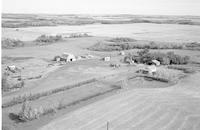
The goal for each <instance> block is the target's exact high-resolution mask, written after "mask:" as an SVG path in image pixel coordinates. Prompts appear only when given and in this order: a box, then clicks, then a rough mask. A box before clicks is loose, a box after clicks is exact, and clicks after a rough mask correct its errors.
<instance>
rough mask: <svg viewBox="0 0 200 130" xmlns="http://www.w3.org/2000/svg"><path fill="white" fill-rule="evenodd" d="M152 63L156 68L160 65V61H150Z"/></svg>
mask: <svg viewBox="0 0 200 130" xmlns="http://www.w3.org/2000/svg"><path fill="white" fill-rule="evenodd" d="M152 63H153V64H155V65H156V66H159V65H160V61H158V60H152Z"/></svg>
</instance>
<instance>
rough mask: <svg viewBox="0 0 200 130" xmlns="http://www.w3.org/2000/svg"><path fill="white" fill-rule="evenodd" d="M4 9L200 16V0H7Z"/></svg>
mask: <svg viewBox="0 0 200 130" xmlns="http://www.w3.org/2000/svg"><path fill="white" fill-rule="evenodd" d="M2 12H3V13H49V14H143V15H200V0H3V1H2Z"/></svg>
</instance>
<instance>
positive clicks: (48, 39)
mask: <svg viewBox="0 0 200 130" xmlns="http://www.w3.org/2000/svg"><path fill="white" fill-rule="evenodd" d="M62 39H63V38H62V36H61V35H56V36H47V35H41V36H39V37H38V38H37V39H36V40H35V41H36V42H39V43H40V42H41V43H53V42H57V41H61V40H62Z"/></svg>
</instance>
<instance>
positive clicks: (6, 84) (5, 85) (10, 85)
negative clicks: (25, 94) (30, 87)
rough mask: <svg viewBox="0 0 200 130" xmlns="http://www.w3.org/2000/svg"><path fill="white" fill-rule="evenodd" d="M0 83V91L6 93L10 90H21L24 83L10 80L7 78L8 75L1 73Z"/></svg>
mask: <svg viewBox="0 0 200 130" xmlns="http://www.w3.org/2000/svg"><path fill="white" fill-rule="evenodd" d="M1 81H2V91H3V92H6V91H9V90H12V89H16V88H23V87H24V81H23V80H22V81H20V82H19V81H17V82H16V81H13V80H11V79H9V78H8V73H3V74H2V77H1Z"/></svg>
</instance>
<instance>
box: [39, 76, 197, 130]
mask: <svg viewBox="0 0 200 130" xmlns="http://www.w3.org/2000/svg"><path fill="white" fill-rule="evenodd" d="M199 79H200V73H196V74H194V75H191V76H190V77H187V78H186V79H183V80H182V81H180V83H178V84H177V85H175V86H172V87H168V88H141V89H132V90H130V91H127V92H122V93H119V94H117V95H114V96H111V97H108V98H106V99H104V100H101V101H98V102H96V103H93V104H91V105H88V106H86V107H83V108H81V109H78V110H76V111H74V112H72V113H69V114H66V115H63V116H62V117H60V118H59V119H56V120H54V121H52V122H50V123H49V124H47V125H46V126H44V127H42V128H40V130H55V129H56V130H106V129H107V127H108V128H109V130H126V129H130V130H161V129H162V130H178V129H179V130H199V129H200V81H199Z"/></svg>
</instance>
